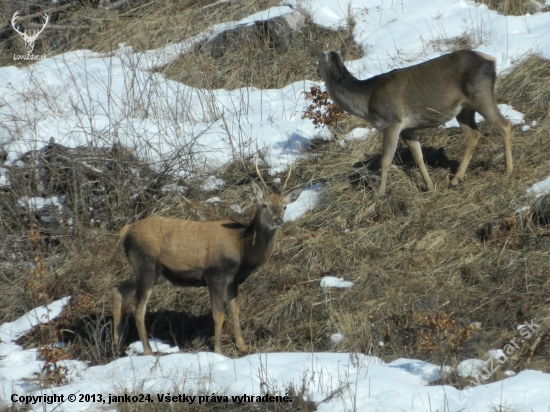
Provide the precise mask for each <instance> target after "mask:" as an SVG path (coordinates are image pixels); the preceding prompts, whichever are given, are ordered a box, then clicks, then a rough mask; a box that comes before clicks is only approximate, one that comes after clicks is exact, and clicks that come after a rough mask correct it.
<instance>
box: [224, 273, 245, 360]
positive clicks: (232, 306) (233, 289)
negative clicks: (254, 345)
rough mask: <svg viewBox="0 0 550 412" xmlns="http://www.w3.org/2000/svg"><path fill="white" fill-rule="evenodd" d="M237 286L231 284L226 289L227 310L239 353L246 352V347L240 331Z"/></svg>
mask: <svg viewBox="0 0 550 412" xmlns="http://www.w3.org/2000/svg"><path fill="white" fill-rule="evenodd" d="M238 288H239V286H238V285H237V284H235V283H231V284H230V285H229V286H228V288H227V300H228V301H229V310H230V311H231V317H232V319H233V332H234V335H235V346H236V347H237V349H238V350H239V351H240V352H248V346H246V344H245V343H244V339H243V334H242V331H241V322H240V319H239V316H240V305H239V298H238V294H239V290H238Z"/></svg>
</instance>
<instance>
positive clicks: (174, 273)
mask: <svg viewBox="0 0 550 412" xmlns="http://www.w3.org/2000/svg"><path fill="white" fill-rule="evenodd" d="M162 276H163V277H164V278H165V279H166V280H167V281H168V282H170V283H171V284H172V285H174V286H181V287H185V286H194V287H201V286H206V280H205V278H204V268H203V267H197V268H186V269H170V268H167V267H163V271H162Z"/></svg>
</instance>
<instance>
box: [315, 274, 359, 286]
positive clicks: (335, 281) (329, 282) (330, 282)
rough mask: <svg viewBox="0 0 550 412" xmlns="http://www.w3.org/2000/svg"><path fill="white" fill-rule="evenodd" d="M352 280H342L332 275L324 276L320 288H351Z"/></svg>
mask: <svg viewBox="0 0 550 412" xmlns="http://www.w3.org/2000/svg"><path fill="white" fill-rule="evenodd" d="M352 286H353V282H349V281H347V280H344V278H337V277H334V276H325V277H323V279H321V287H322V288H351V287H352Z"/></svg>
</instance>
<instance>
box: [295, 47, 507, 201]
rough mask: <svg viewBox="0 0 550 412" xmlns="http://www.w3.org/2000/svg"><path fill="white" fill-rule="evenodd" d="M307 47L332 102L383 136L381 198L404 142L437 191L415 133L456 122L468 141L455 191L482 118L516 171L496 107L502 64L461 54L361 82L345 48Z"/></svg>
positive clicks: (430, 186)
mask: <svg viewBox="0 0 550 412" xmlns="http://www.w3.org/2000/svg"><path fill="white" fill-rule="evenodd" d="M306 47H307V50H308V52H309V53H310V54H311V55H312V56H313V57H315V58H316V59H317V61H318V70H319V74H320V75H321V77H322V79H323V81H324V82H325V84H326V87H327V89H328V92H329V95H330V97H331V98H332V100H334V102H335V103H336V104H337V105H338V106H339V107H340V108H341V109H343V110H345V111H346V112H348V113H351V114H354V115H356V116H359V117H361V118H363V119H365V120H366V121H368V122H369V123H371V124H372V125H373V126H374V127H375V128H376V129H377V130H378V131H379V132H380V133H382V136H383V150H382V167H381V169H382V170H381V180H380V189H379V193H380V194H384V193H385V191H386V179H387V176H388V169H389V166H390V164H391V161H392V159H393V156H394V154H395V150H396V148H397V141H398V137H399V136H401V137H402V138H403V139H404V140H405V142H406V143H407V145H408V146H409V149H410V150H411V152H412V154H413V157H414V160H415V162H416V165H417V167H418V168H419V169H420V173H421V174H422V178H423V179H424V183H425V185H426V188H427V189H428V190H432V189H433V183H432V180H431V179H430V176H429V175H428V170H427V169H426V165H425V164H424V159H423V158H422V150H421V148H420V143H419V141H418V137H417V136H416V134H415V132H414V131H415V130H416V129H421V128H425V127H431V126H439V125H441V124H444V123H446V122H448V121H449V120H451V119H452V118H453V117H456V120H458V122H459V124H460V128H461V129H462V132H463V133H464V134H465V136H466V151H465V152H464V157H463V158H462V161H461V162H460V166H459V167H458V170H457V172H456V174H455V176H454V177H453V179H452V180H451V185H452V186H456V185H457V184H458V183H459V181H461V180H462V179H464V174H465V172H466V168H467V167H468V163H469V162H470V159H471V158H472V153H473V151H474V148H475V147H476V145H477V142H478V140H479V138H480V137H481V134H480V133H479V130H478V128H477V125H476V122H475V113H476V112H479V113H480V114H481V115H482V116H483V117H484V118H485V119H486V120H487V121H489V123H491V124H492V125H495V126H496V127H497V128H498V129H499V131H500V133H501V135H502V138H503V140H504V150H505V152H506V172H511V171H512V169H513V165H512V143H511V134H512V128H511V124H510V122H509V121H508V120H507V119H506V118H505V117H504V116H503V115H502V114H501V113H500V111H499V110H498V107H497V105H496V103H495V98H494V95H493V91H494V85H495V79H496V63H495V59H494V58H493V57H491V56H488V55H486V54H483V53H480V52H476V51H468V50H460V51H456V52H453V53H449V54H446V55H444V56H441V57H438V58H436V59H432V60H428V61H427V62H425V63H421V64H417V65H415V66H411V67H406V68H404V69H397V70H393V71H391V72H388V73H384V74H381V75H379V76H374V77H371V78H370V79H366V80H358V79H357V78H355V77H354V76H353V75H352V74H351V73H350V72H349V71H348V70H347V69H346V66H345V65H344V63H343V59H344V58H345V51H346V45H345V44H343V45H342V48H341V50H340V51H330V52H322V51H320V50H319V49H318V48H317V47H315V46H314V45H313V44H312V43H310V42H308V43H307V44H306Z"/></svg>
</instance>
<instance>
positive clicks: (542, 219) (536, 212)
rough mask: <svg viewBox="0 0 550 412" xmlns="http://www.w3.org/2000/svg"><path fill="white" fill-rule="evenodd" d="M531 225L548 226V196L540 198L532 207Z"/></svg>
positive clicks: (549, 210) (549, 199)
mask: <svg viewBox="0 0 550 412" xmlns="http://www.w3.org/2000/svg"><path fill="white" fill-rule="evenodd" d="M531 219H532V220H533V223H534V224H536V225H539V226H548V225H550V194H547V195H544V196H542V197H541V198H540V199H538V200H537V203H535V205H534V206H533V212H532V214H531Z"/></svg>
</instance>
